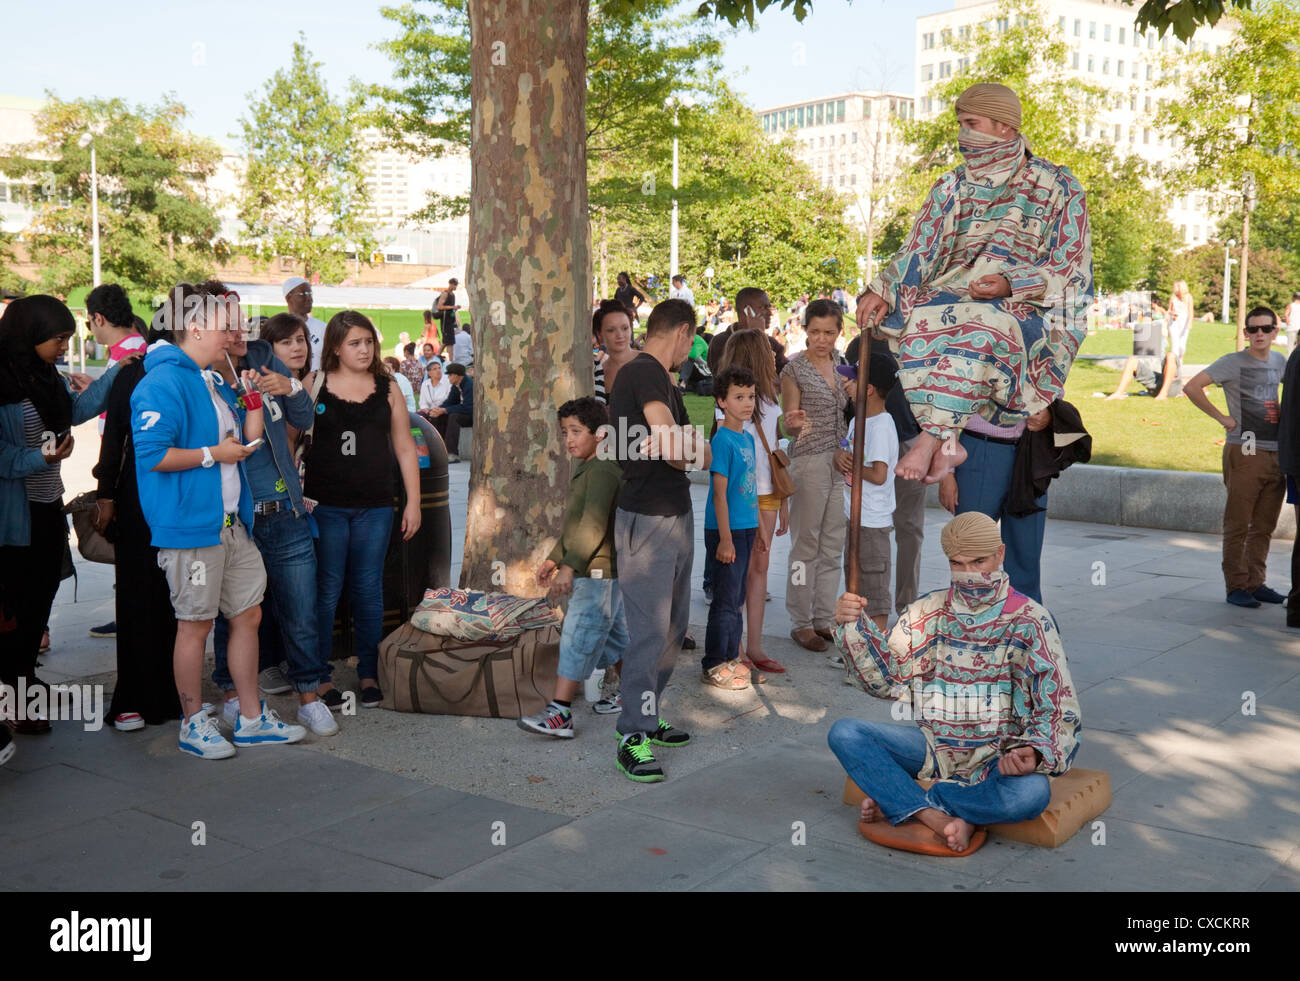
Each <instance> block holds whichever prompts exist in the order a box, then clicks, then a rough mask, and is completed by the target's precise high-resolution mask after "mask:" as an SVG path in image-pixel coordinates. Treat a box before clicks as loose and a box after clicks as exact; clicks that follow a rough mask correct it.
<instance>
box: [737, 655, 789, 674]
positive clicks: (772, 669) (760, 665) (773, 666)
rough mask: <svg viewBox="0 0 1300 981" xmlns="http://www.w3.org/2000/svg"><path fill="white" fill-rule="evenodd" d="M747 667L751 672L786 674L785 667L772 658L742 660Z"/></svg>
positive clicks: (747, 658)
mask: <svg viewBox="0 0 1300 981" xmlns="http://www.w3.org/2000/svg"><path fill="white" fill-rule="evenodd" d="M742 661H743V662H744V665H745V667H747V668H749V669H750V670H758V671H767V672H769V673H770V674H785V666H784V665H782V664H781V662H780V661H773V660H772V659H771V658H770V657H754V658H749V657H746V658H742Z"/></svg>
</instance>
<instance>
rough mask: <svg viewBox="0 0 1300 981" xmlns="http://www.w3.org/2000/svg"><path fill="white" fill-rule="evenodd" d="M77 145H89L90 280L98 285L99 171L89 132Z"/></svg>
mask: <svg viewBox="0 0 1300 981" xmlns="http://www.w3.org/2000/svg"><path fill="white" fill-rule="evenodd" d="M77 146H79V147H81V148H82V149H83V150H84V149H85V148H86V147H90V249H91V256H92V261H93V262H94V270H93V273H92V279H91V282H92V283H93V284H94V285H95V286H98V285H99V279H100V276H99V171H98V169H97V167H96V162H95V138H94V136H92V135H91V134H90V133H88V132H87V133H82V134H81V138H80V139H78V140H77Z"/></svg>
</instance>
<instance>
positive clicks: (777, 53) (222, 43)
mask: <svg viewBox="0 0 1300 981" xmlns="http://www.w3.org/2000/svg"><path fill="white" fill-rule="evenodd" d="M387 2H392V3H396V2H398V0H387ZM381 5H382V4H381V3H379V2H368V0H350V2H344V0H261V2H252V0H229V2H223V3H221V4H215V3H211V2H208V3H194V2H179V3H152V2H145V0H120V2H119V3H118V4H115V5H113V6H111V7H107V8H106V7H105V6H104V5H103V3H102V2H101V0H41V2H33V3H23V4H16V5H14V8H15V9H10V10H8V11H6V13H5V16H4V18H3V33H2V34H0V58H2V60H3V63H4V72H3V75H2V76H0V94H3V95H19V96H28V97H31V98H41V97H43V96H44V95H45V93H46V91H47V90H51V91H53V92H54V93H55V94H56V95H58V96H59V97H60V98H63V99H73V98H90V97H99V98H111V97H115V96H116V97H120V98H123V99H125V100H126V101H127V102H129V103H132V104H138V103H146V104H155V103H157V102H159V101H160V100H161V98H162V96H163V95H164V93H173V94H174V95H175V97H176V98H178V99H179V100H180V101H181V102H182V103H183V104H184V105H185V106H186V108H187V109H188V110H189V111H190V114H191V115H190V119H189V121H188V127H189V129H190V130H191V131H193V132H195V133H198V134H200V135H202V136H207V137H210V138H212V139H215V140H217V141H218V142H220V143H222V144H223V145H226V146H235V145H236V144H237V139H236V137H235V136H234V135H233V134H236V133H237V132H238V128H239V127H238V120H239V117H240V115H241V114H243V112H244V109H245V106H246V105H247V95H248V93H250V92H253V91H259V92H260V90H261V87H262V83H263V82H264V81H265V80H266V79H267V78H269V77H270V76H271V74H272V73H273V72H275V70H276V69H277V68H279V67H281V66H282V65H286V64H288V62H289V59H290V55H291V52H292V49H293V42H294V40H295V39H296V38H297V36H298V32H299V31H302V32H303V33H304V34H305V35H306V38H307V45H308V47H309V49H310V50H311V51H312V53H313V55H314V56H315V58H316V60H317V61H320V62H322V63H323V66H324V67H323V72H324V75H325V78H326V82H327V84H328V85H329V88H330V91H331V92H334V93H336V94H338V93H341V92H342V91H343V90H344V88H345V87H346V86H347V84H348V80H349V79H350V78H353V77H355V78H359V79H360V80H362V81H363V82H387V81H389V80H390V72H389V62H388V59H387V58H385V57H384V55H383V54H382V53H380V52H379V51H376V50H374V48H373V47H372V45H373V44H374V43H376V42H378V41H381V40H384V39H386V38H390V37H392V36H393V35H394V34H395V32H396V29H395V27H394V25H393V24H392V23H391V22H389V21H387V20H385V19H384V18H383V17H382V16H381V15H380V13H379V9H380V6H381ZM685 6H686V7H687V8H689V7H690V6H691V4H689V3H687V4H685ZM951 6H952V0H920V2H919V4H917V5H913V4H911V3H908V2H903V0H852V2H851V3H850V2H849V0H816V3H815V5H814V12H813V13H812V14H811V15H810V16H809V17H808V18H807V19H806V20H805V21H804V23H803V24H798V23H796V21H795V19H794V16H793V14H791V13H790V12H789V11H782V10H780V9H771V10H768V11H767V12H766V13H765V14H763V15H761V16H760V18H759V19H758V23H757V25H756V29H755V30H754V31H753V32H750V31H749V30H747V29H746V30H741V31H739V32H737V33H735V34H733V35H731V36H730V37H728V39H727V41H726V44H725V53H724V59H723V64H724V67H725V69H726V71H727V72H728V74H729V75H730V76H731V78H732V82H733V85H734V87H735V88H736V89H737V90H738V91H740V92H741V93H742V95H744V96H745V97H746V98H747V99H748V100H749V102H750V103H751V104H752V105H753V106H754V108H756V109H760V108H764V107H767V106H771V105H778V104H782V103H787V102H795V101H801V100H804V99H815V98H818V97H824V96H829V95H832V94H834V93H837V92H843V91H847V90H850V89H857V88H870V89H874V88H889V89H892V90H895V91H901V92H903V93H905V94H910V93H911V90H912V61H913V54H914V47H915V23H916V17H917V15H918V14H922V13H934V12H936V11H939V10H944V9H948V8H950V7H951Z"/></svg>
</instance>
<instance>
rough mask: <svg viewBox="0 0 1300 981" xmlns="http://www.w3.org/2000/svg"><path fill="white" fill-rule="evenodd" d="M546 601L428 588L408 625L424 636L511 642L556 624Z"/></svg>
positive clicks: (555, 618)
mask: <svg viewBox="0 0 1300 981" xmlns="http://www.w3.org/2000/svg"><path fill="white" fill-rule="evenodd" d="M559 622H560V621H559V618H558V617H557V616H556V615H555V610H554V609H552V607H551V605H550V604H549V603H548V602H547V601H546V600H545V599H525V598H524V597H522V596H511V595H510V594H509V593H477V592H467V591H466V590H463V589H451V588H449V587H446V586H444V587H442V588H440V589H427V590H425V592H424V600H423V601H422V602H421V603H420V606H419V608H418V609H416V611H415V612H414V613H412V614H411V626H413V627H415V628H416V629H417V630H423V631H424V632H425V633H430V634H437V635H439V636H440V637H454V638H456V639H457V640H464V641H476V640H488V641H502V640H513V639H514V638H516V637H518V636H519V635H520V634H521V633H523V632H524V631H525V630H535V629H537V628H538V627H546V626H550V625H551V624H555V623H559Z"/></svg>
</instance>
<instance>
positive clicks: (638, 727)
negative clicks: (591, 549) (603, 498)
mask: <svg viewBox="0 0 1300 981" xmlns="http://www.w3.org/2000/svg"><path fill="white" fill-rule="evenodd" d="M614 550H615V552H614V554H615V555H616V556H617V557H618V558H617V561H618V584H619V588H620V590H621V592H622V593H623V611H624V613H625V614H626V615H627V632H628V636H629V637H630V638H631V642H630V643H629V644H628V647H627V651H626V652H625V653H624V654H623V671H622V682H621V690H622V693H623V712H622V714H621V715H620V716H619V718H618V726H617V729H618V731H619V732H620V733H623V734H625V735H626V734H627V733H629V732H653V731H654V730H655V729H656V728H657V727H658V725H659V714H660V711H659V709H660V706H659V698H660V696H661V695H663V691H664V687H665V686H666V685H667V684H668V679H669V677H671V676H672V673H673V662H674V661H675V660H676V658H677V652H678V651H680V650H681V649H682V639H683V638H684V637H685V636H686V628H687V627H688V626H689V625H690V615H691V567H692V566H693V565H694V563H695V514H694V512H693V511H687V512H686V513H685V514H679V515H673V516H661V515H654V514H636V513H634V512H632V511H624V510H623V509H622V508H619V509H618V510H617V512H615V515H614Z"/></svg>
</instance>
